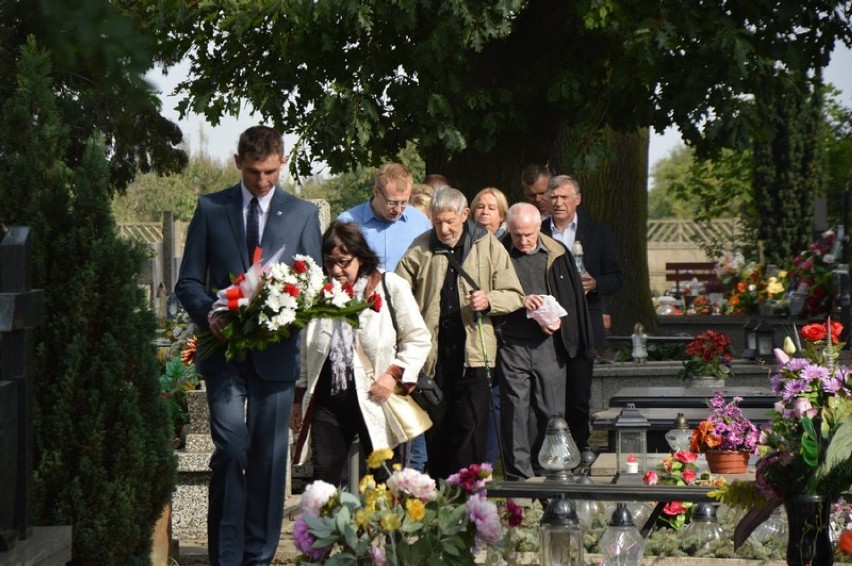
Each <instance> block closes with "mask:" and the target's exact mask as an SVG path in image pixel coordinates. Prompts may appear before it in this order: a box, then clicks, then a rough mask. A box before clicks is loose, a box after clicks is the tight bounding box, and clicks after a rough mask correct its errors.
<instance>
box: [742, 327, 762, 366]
mask: <svg viewBox="0 0 852 566" xmlns="http://www.w3.org/2000/svg"><path fill="white" fill-rule="evenodd" d="M758 326H759V322H755V321H754V320H753V319H748V322H746V323H745V324H743V344H744V348H743V358H745V359H746V360H753V359H754V358H755V357H756V356H757V333H756V332H755V331H754V330H755V328H757V327H758Z"/></svg>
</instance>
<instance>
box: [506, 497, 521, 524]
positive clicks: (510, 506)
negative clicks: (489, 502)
mask: <svg viewBox="0 0 852 566" xmlns="http://www.w3.org/2000/svg"><path fill="white" fill-rule="evenodd" d="M506 514H507V515H508V519H507V520H508V523H509V526H510V527H518V526H520V525H521V523H523V522H524V510H523V509H521V506H520V505H518V504H517V503H515V502H514V501H512V500H511V499H507V500H506Z"/></svg>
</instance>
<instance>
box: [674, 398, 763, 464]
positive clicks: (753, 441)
mask: <svg viewBox="0 0 852 566" xmlns="http://www.w3.org/2000/svg"><path fill="white" fill-rule="evenodd" d="M742 400H743V398H742V397H734V398H732V399H731V400H730V401H726V400H725V396H724V395H723V394H722V392H721V391H716V394H715V395H714V396H713V397H712V398H711V399H710V400H709V401H708V406H709V408H710V413H709V416H708V417H707V418H706V419H705V420H703V421H701V422H700V423H698V427H697V428H696V429H695V430H693V431H692V438H691V439H690V441H689V448H690V450H692V451H694V452H710V451H713V450H719V451H729V452H748V453H751V454H754V453H756V451H757V444H758V441H759V439H760V431H759V430H758V428H757V426H755V424H754V423H753V422H751V421H750V420H749V418H748V417H746V416H745V414H744V413H743V410H742V409H741V408H740V406H739V403H740V401H742Z"/></svg>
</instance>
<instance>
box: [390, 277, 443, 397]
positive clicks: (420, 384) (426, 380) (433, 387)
mask: <svg viewBox="0 0 852 566" xmlns="http://www.w3.org/2000/svg"><path fill="white" fill-rule="evenodd" d="M382 289H383V290H384V292H385V301H387V304H388V311H389V312H390V317H391V323H393V330H394V332H395V333H396V336H397V344H399V326H397V324H396V310H394V308H393V301H391V295H390V290H388V285H387V283H386V282H385V274H384V273H382ZM411 397H412V399H414V400H415V401H416V402H417V404H418V405H420V407H421V408H422V409H423V410H424V411H426V412H427V413H431V412H432V411H433V410H434V409H436V408H437V407H438V406H439V405H440V404H441V401H443V400H444V392H443V391H441V388H440V387H438V384H437V383H436V382H435V380H434V379H432V378H431V377H429V376H428V375H426V374H425V373H423V372H422V371H421V372H420V375H418V376H417V388H416V389H414V391H412V392H411Z"/></svg>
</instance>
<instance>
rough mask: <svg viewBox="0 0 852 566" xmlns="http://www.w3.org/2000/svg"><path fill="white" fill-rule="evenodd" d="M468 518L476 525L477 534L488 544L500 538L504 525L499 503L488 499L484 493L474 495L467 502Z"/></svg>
mask: <svg viewBox="0 0 852 566" xmlns="http://www.w3.org/2000/svg"><path fill="white" fill-rule="evenodd" d="M465 509H466V510H467V516H468V518H469V519H470V520H471V521H472V522H473V523H474V524H475V525H476V536H477V538H479V539H480V540H482V541H483V542H485V543H487V544H492V543H495V542H497V541H498V540H500V536H501V535H502V534H503V526H502V525H501V524H500V514H499V513H498V512H497V505H495V504H494V503H492V502H490V501H488V500H487V499H485V497H483V495H482V494H479V495H474V496H473V497H471V498H470V499H468V500H467V503H466V504H465Z"/></svg>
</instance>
